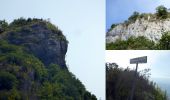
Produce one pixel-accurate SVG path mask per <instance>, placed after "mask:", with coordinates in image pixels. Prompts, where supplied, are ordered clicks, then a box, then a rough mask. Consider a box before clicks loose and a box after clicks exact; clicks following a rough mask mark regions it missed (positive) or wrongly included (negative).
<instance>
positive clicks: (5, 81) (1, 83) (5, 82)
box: [0, 72, 18, 90]
mask: <svg viewBox="0 0 170 100" xmlns="http://www.w3.org/2000/svg"><path fill="white" fill-rule="evenodd" d="M17 84H18V81H17V79H16V77H15V76H14V75H13V74H10V73H9V72H0V90H2V89H6V90H10V89H12V88H16V86H17Z"/></svg>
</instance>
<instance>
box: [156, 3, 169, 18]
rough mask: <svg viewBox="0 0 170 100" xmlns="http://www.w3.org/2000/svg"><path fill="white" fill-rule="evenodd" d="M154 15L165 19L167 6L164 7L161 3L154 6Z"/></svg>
mask: <svg viewBox="0 0 170 100" xmlns="http://www.w3.org/2000/svg"><path fill="white" fill-rule="evenodd" d="M156 15H157V17H158V18H161V19H165V18H167V17H168V11H167V8H166V7H164V6H163V5H161V6H158V7H157V8H156Z"/></svg>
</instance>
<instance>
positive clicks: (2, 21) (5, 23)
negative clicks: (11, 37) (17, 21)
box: [0, 20, 8, 33]
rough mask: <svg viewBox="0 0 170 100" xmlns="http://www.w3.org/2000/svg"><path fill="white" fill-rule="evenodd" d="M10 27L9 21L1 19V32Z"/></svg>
mask: <svg viewBox="0 0 170 100" xmlns="http://www.w3.org/2000/svg"><path fill="white" fill-rule="evenodd" d="M7 28H8V23H7V22H6V21H5V20H0V33H2V32H4V31H6V30H7Z"/></svg>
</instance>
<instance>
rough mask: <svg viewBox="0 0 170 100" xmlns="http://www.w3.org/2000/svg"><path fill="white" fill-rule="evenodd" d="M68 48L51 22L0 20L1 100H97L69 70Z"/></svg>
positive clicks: (64, 39)
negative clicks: (67, 63)
mask: <svg viewBox="0 0 170 100" xmlns="http://www.w3.org/2000/svg"><path fill="white" fill-rule="evenodd" d="M67 45H68V41H67V40H66V37H65V36H64V35H63V34H62V31H61V30H59V29H58V28H57V27H56V26H54V25H53V24H51V23H50V22H49V21H47V20H42V19H36V18H33V19H31V18H28V19H24V18H19V19H16V20H14V21H13V22H12V23H10V24H8V23H7V22H6V21H1V20H0V100H97V98H96V96H95V95H93V94H91V93H90V92H88V91H87V90H86V88H85V86H84V85H83V84H82V83H81V82H80V81H79V79H77V78H76V77H75V75H73V74H72V73H71V72H70V71H69V70H68V68H67V66H66V63H65V55H66V52H67Z"/></svg>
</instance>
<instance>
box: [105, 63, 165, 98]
mask: <svg viewBox="0 0 170 100" xmlns="http://www.w3.org/2000/svg"><path fill="white" fill-rule="evenodd" d="M149 71H150V69H145V70H143V71H142V72H140V73H139V72H138V73H137V77H136V86H135V92H134V98H133V100H168V99H167V98H168V97H167V94H166V91H165V90H162V89H161V88H159V86H158V85H157V84H156V83H155V82H153V81H150V80H149V77H150V73H149ZM134 74H135V71H134V70H130V69H129V68H126V69H123V68H120V67H119V66H118V65H117V64H116V63H107V64H106V99H107V100H130V95H131V90H132V82H133V80H134Z"/></svg>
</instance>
